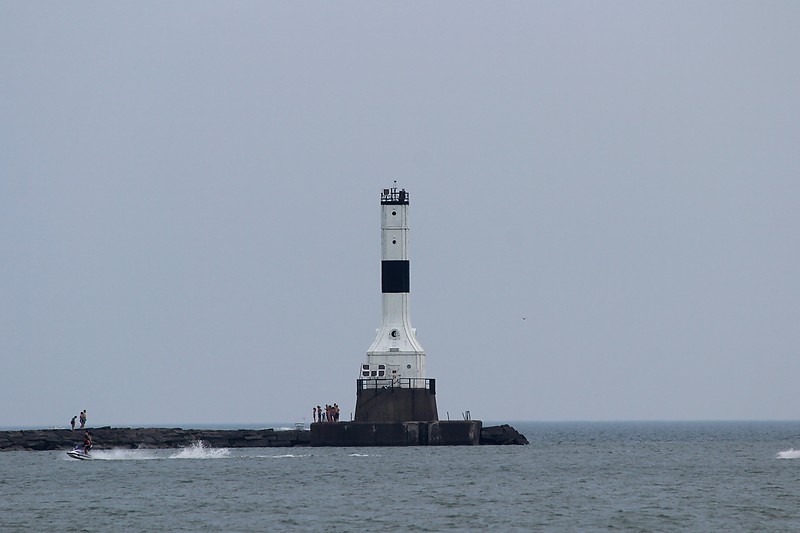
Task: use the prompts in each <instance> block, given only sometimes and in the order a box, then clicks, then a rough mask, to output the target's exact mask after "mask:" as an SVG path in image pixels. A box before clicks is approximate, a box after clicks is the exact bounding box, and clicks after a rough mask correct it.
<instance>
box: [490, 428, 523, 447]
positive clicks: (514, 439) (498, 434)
mask: <svg viewBox="0 0 800 533" xmlns="http://www.w3.org/2000/svg"><path fill="white" fill-rule="evenodd" d="M492 444H494V445H503V444H521V445H525V444H529V442H528V439H526V438H525V435H523V434H522V433H520V432H519V431H517V430H516V429H514V428H513V427H511V426H509V425H508V424H503V425H501V426H489V427H485V428H483V429H481V445H492Z"/></svg>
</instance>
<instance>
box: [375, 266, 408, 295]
mask: <svg viewBox="0 0 800 533" xmlns="http://www.w3.org/2000/svg"><path fill="white" fill-rule="evenodd" d="M408 270H409V269H408V261H381V290H382V292H411V291H410V283H409V277H408Z"/></svg>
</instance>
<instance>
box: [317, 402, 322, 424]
mask: <svg viewBox="0 0 800 533" xmlns="http://www.w3.org/2000/svg"><path fill="white" fill-rule="evenodd" d="M317 422H322V407H320V406H319V405H318V406H317Z"/></svg>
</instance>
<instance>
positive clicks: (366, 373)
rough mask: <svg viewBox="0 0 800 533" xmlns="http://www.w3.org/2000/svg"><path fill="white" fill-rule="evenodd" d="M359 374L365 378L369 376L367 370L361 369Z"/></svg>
mask: <svg viewBox="0 0 800 533" xmlns="http://www.w3.org/2000/svg"><path fill="white" fill-rule="evenodd" d="M361 376H362V377H365V378H368V377H369V370H362V371H361Z"/></svg>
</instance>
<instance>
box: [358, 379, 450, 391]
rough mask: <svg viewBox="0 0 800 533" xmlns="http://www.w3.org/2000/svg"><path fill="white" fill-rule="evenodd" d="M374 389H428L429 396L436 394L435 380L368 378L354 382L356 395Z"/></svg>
mask: <svg viewBox="0 0 800 533" xmlns="http://www.w3.org/2000/svg"><path fill="white" fill-rule="evenodd" d="M376 389H387V390H390V389H429V390H430V391H431V394H436V380H435V379H434V378H396V379H391V378H369V379H357V380H356V394H361V391H365V390H376Z"/></svg>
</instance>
